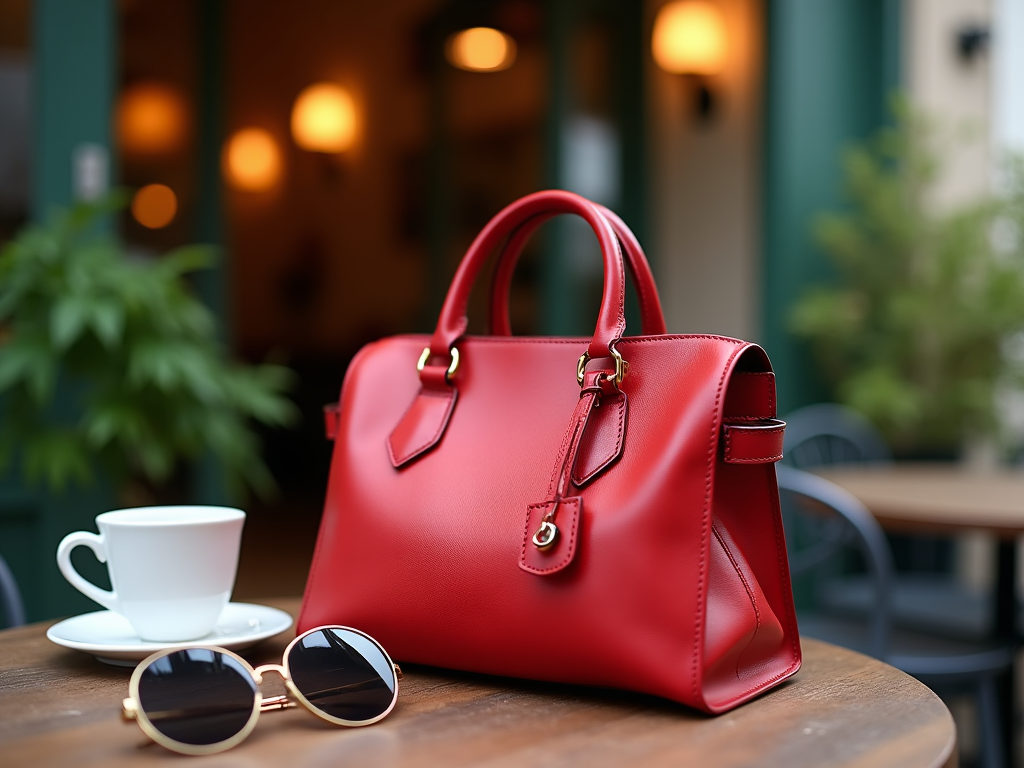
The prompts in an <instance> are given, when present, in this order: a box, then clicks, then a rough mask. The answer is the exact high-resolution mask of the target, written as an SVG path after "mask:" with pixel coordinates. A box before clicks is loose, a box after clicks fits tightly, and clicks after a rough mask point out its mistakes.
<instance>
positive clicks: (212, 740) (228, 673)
mask: <svg viewBox="0 0 1024 768" xmlns="http://www.w3.org/2000/svg"><path fill="white" fill-rule="evenodd" d="M255 699H256V681H255V680H253V679H252V675H250V674H249V671H248V670H247V669H246V668H245V667H244V666H242V665H241V664H240V663H238V661H237V660H236V659H234V658H232V657H231V656H228V655H227V654H224V653H219V652H217V651H210V650H207V649H204V648H189V649H186V650H182V651H175V652H174V653H169V654H167V655H166V656H162V657H160V658H159V659H157V660H156V661H154V662H153V663H151V664H150V665H149V666H148V667H146V670H145V671H144V672H143V673H142V676H141V677H140V678H139V706H140V707H141V708H142V711H143V712H145V713H146V717H147V718H149V722H151V723H152V724H153V727H154V728H156V729H157V730H158V731H160V733H162V734H163V735H164V736H166V737H167V738H169V739H174V741H177V742H179V743H182V744H193V745H196V746H199V745H203V744H218V743H220V742H222V741H227V740H228V739H230V738H231V737H232V736H234V735H235V734H237V733H239V732H240V731H241V730H242V729H243V728H245V724H246V723H247V722H249V718H250V717H252V711H253V702H254V701H255Z"/></svg>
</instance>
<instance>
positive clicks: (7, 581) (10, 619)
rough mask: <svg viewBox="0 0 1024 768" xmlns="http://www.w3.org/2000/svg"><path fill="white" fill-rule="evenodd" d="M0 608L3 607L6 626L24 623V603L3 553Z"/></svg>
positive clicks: (0, 556) (0, 560)
mask: <svg viewBox="0 0 1024 768" xmlns="http://www.w3.org/2000/svg"><path fill="white" fill-rule="evenodd" d="M0 608H3V614H4V616H5V617H6V618H7V626H8V627H20V626H21V625H22V624H24V623H25V605H24V604H23V603H22V602H21V591H20V590H19V589H18V582H16V581H15V580H14V574H13V573H11V569H10V568H9V567H8V566H7V561H6V560H4V558H3V555H0ZM0 626H2V625H0Z"/></svg>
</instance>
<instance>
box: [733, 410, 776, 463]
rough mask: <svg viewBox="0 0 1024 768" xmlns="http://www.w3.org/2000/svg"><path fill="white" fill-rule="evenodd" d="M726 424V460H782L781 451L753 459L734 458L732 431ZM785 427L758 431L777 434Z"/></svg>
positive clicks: (741, 461) (758, 461)
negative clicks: (731, 454) (732, 455)
mask: <svg viewBox="0 0 1024 768" xmlns="http://www.w3.org/2000/svg"><path fill="white" fill-rule="evenodd" d="M761 421H763V419H761ZM725 426H726V429H725V430H724V432H725V460H726V461H727V462H729V463H730V464H763V463H764V462H766V461H771V462H776V461H781V460H782V454H781V453H779V454H774V455H772V456H759V457H757V458H753V459H734V458H732V457H730V456H729V453H730V452H731V451H732V432H731V431H730V430H729V429H728V427H729V425H728V424H726V425H725ZM785 429H786V428H785V427H772V428H771V429H766V430H764V431H763V432H758V434H760V435H775V434H778V433H779V432H784V431H785Z"/></svg>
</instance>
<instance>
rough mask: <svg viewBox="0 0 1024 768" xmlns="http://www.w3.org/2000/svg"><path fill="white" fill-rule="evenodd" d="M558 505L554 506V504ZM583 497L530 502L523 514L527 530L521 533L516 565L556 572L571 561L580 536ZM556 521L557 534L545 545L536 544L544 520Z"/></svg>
mask: <svg viewBox="0 0 1024 768" xmlns="http://www.w3.org/2000/svg"><path fill="white" fill-rule="evenodd" d="M556 506H557V509H556V508H555V507H556ZM582 509H583V499H581V498H580V497H579V496H573V497H570V498H568V499H561V500H560V501H545V502H543V503H541V504H531V505H530V506H529V507H528V513H527V515H526V530H525V531H524V533H523V549H522V552H521V553H520V555H519V567H520V568H522V569H523V570H524V571H527V572H529V573H534V574H537V575H538V576H544V575H546V574H549V573H557V572H558V571H560V570H562V569H563V568H565V566H567V565H568V564H569V563H571V562H572V557H573V555H575V554H576V540H577V538H578V536H579V526H580V511H581V510H582ZM548 518H550V520H552V521H557V524H558V525H557V531H558V532H557V534H555V535H554V539H553V540H552V541H551V543H550V544H549V545H547V546H546V547H545V548H544V549H541V548H540V547H538V546H537V543H536V542H537V541H538V540H540V541H543V539H538V537H539V536H543V535H544V533H542V531H544V530H546V529H544V528H543V526H544V523H545V521H546V520H547V519H548Z"/></svg>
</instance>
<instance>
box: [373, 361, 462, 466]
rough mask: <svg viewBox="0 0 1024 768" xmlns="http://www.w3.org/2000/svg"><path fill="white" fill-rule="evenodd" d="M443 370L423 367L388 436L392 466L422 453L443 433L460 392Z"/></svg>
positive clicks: (404, 462)
mask: <svg viewBox="0 0 1024 768" xmlns="http://www.w3.org/2000/svg"><path fill="white" fill-rule="evenodd" d="M444 372H445V369H444V368H436V367H425V368H424V369H423V371H422V372H421V373H420V380H421V381H422V382H423V386H422V387H421V388H420V391H419V393H418V394H417V395H416V399H414V400H413V401H412V404H411V405H410V406H409V408H408V410H407V411H406V412H405V414H404V415H403V416H402V418H401V420H400V421H399V422H398V426H396V427H395V429H394V431H392V433H391V435H390V436H389V437H388V441H387V442H388V456H389V457H390V458H391V463H392V465H394V467H395V469H399V468H400V467H403V466H405V465H406V464H408V463H409V462H410V461H412V460H413V459H415V458H417V457H418V456H422V455H423V454H424V453H426V452H427V451H429V450H430V449H431V448H433V447H434V446H435V445H437V444H438V442H440V440H441V437H442V435H444V431H445V428H446V427H447V426H448V420H449V419H451V417H452V411H454V410H455V401H456V400H457V399H458V396H459V393H458V390H456V389H455V387H453V386H451V385H450V384H448V383H447V380H446V378H445V375H444Z"/></svg>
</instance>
